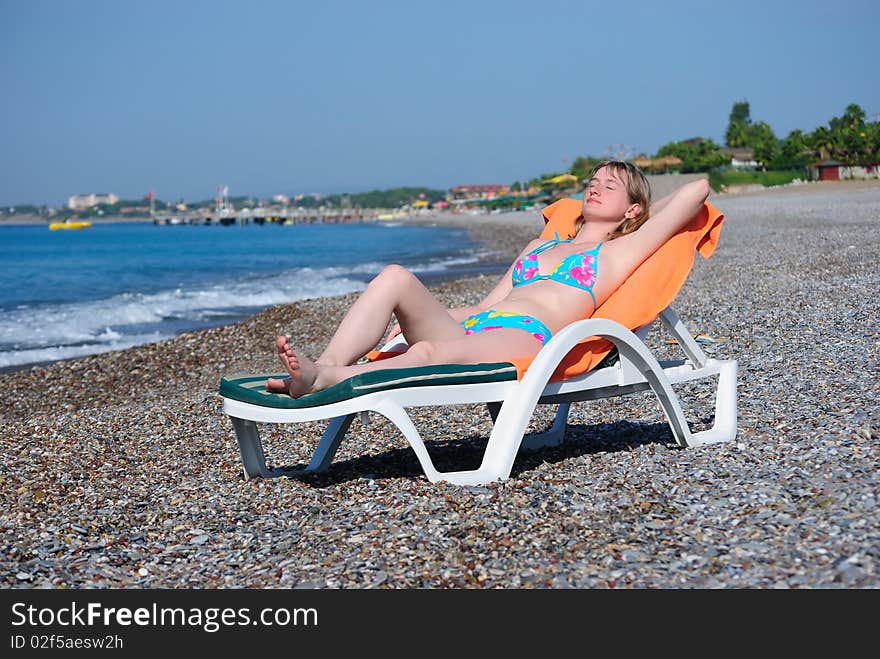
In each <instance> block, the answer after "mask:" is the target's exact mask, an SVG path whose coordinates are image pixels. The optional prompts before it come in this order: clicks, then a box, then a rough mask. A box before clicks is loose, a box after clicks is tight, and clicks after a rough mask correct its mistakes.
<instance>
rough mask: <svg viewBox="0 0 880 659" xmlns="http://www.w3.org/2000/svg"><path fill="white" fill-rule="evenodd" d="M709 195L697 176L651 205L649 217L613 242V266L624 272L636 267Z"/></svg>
mask: <svg viewBox="0 0 880 659" xmlns="http://www.w3.org/2000/svg"><path fill="white" fill-rule="evenodd" d="M708 196H709V181H708V180H707V179H699V180H697V181H691V182H690V183H685V184H684V185H683V186H681V187H680V188H678V189H677V190H676V191H675V192H673V193H672V194H671V195H668V196H667V197H664V198H663V199H661V200H660V202H658V204H657V206H656V207H655V206H652V209H651V210H652V211H653V212H652V214H651V217H650V218H649V219H648V220H647V221H646V222H645V223H644V224H643V225H642V226H641V227H639V228H638V229H637V230H636V231H633V232H632V233H629V234H627V235H625V236H621V237H620V238H616V239H615V240H613V241H612V244H614V250H615V252H616V253H617V254H616V256H615V262H616V263H615V265H616V266H617V267H618V268H620V269H621V270H625V271H626V273H629V272H632V271H633V270H635V269H636V268H637V267H638V266H639V264H641V263H642V261H644V260H645V259H646V258H648V257H649V256H650V255H651V254H653V253H654V252H655V251H657V249H658V248H659V247H660V246H661V245H662V244H663V243H665V242H666V241H667V240H669V239H670V238H671V237H672V236H674V235H675V234H676V233H678V232H679V231H680V230H681V229H682V228H683V227H684V226H685V225H686V224H687V223H688V222H690V221H691V220H692V219H693V218H694V216H695V215H696V214H697V213H699V212H700V209H701V208H702V207H703V203H704V202H705V201H706V198H707V197H708ZM657 207H659V208H657ZM655 208H656V210H655ZM624 276H625V275H624Z"/></svg>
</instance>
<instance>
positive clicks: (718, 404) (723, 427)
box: [688, 360, 737, 446]
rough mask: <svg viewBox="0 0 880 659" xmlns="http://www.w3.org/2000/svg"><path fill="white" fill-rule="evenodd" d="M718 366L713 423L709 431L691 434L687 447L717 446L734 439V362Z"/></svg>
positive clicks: (735, 369) (730, 361) (729, 361)
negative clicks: (719, 443)
mask: <svg viewBox="0 0 880 659" xmlns="http://www.w3.org/2000/svg"><path fill="white" fill-rule="evenodd" d="M720 364H721V365H720V368H719V371H718V389H717V391H716V392H715V422H714V423H713V424H712V427H711V428H710V429H709V430H702V431H700V432H696V433H693V434H691V438H690V443H689V444H688V445H689V446H702V445H704V444H717V443H718V442H727V441H730V440H731V439H733V438H734V437H736V426H737V406H736V371H737V367H736V362H735V361H734V360H726V361H723V362H720Z"/></svg>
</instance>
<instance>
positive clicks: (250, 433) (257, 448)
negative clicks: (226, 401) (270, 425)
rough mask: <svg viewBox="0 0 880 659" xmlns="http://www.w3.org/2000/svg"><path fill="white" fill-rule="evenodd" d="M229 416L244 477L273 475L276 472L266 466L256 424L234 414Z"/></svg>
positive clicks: (268, 476)
mask: <svg viewBox="0 0 880 659" xmlns="http://www.w3.org/2000/svg"><path fill="white" fill-rule="evenodd" d="M229 418H230V419H232V427H233V428H235V438H236V439H237V440H238V450H239V452H240V453H241V462H242V465H243V469H244V477H245V479H248V480H249V479H251V478H272V477H273V476H275V475H276V474H274V473H273V472H272V470H270V469H268V468H267V467H266V457H265V456H264V455H263V443H262V442H261V441H260V433H259V431H258V430H257V424H256V423H254V422H253V421H249V420H247V419H239V418H237V417H234V416H231V417H229Z"/></svg>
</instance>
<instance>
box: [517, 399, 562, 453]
mask: <svg viewBox="0 0 880 659" xmlns="http://www.w3.org/2000/svg"><path fill="white" fill-rule="evenodd" d="M570 408H571V403H560V404H559V407H558V408H557V409H556V417H555V418H554V419H553V425H552V426H550V428H549V429H547V430H545V431H544V432H541V433H535V434H534V435H527V436H526V437H523V440H522V443H521V444H520V447H519V450H520V451H534V450H537V449H541V448H547V447H550V446H559V445H560V444H562V443H563V442H564V441H565V427H566V425H567V424H568V411H569V409H570Z"/></svg>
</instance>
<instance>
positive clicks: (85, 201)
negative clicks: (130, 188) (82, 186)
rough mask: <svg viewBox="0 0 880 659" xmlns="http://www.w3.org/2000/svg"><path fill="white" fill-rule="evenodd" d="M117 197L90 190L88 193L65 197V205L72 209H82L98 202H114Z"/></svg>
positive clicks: (109, 203)
mask: <svg viewBox="0 0 880 659" xmlns="http://www.w3.org/2000/svg"><path fill="white" fill-rule="evenodd" d="M118 201H119V197H117V196H116V195H115V194H113V193H112V192H111V193H109V194H108V193H103V192H92V193H90V194H75V195H71V196H70V197H68V198H67V207H68V208H69V209H70V210H73V211H84V210H86V209H89V208H91V207H92V206H97V205H98V204H108V205H111V204H115V203H117V202H118Z"/></svg>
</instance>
